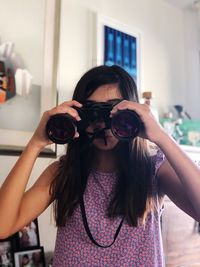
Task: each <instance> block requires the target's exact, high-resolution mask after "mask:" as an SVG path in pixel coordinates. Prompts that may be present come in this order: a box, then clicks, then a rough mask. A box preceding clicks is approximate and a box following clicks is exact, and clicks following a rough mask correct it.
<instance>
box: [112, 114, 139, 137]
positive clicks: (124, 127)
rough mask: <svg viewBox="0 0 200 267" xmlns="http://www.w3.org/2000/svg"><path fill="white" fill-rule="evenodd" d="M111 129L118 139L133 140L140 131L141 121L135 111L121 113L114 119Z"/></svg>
mask: <svg viewBox="0 0 200 267" xmlns="http://www.w3.org/2000/svg"><path fill="white" fill-rule="evenodd" d="M111 129H112V132H113V135H115V136H116V137H117V138H118V139H122V140H131V139H133V138H134V137H136V136H137V134H138V133H139V131H140V119H139V117H138V115H137V114H136V113H135V112H134V111H130V110H125V111H119V112H118V113H117V114H116V115H115V116H114V117H113V118H112V123H111Z"/></svg>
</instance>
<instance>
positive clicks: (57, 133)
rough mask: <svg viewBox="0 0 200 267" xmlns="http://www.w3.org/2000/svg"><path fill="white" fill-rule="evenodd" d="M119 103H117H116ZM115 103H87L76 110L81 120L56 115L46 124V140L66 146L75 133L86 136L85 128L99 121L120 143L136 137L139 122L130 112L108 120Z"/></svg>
mask: <svg viewBox="0 0 200 267" xmlns="http://www.w3.org/2000/svg"><path fill="white" fill-rule="evenodd" d="M117 103H119V101H118V102H117ZM117 103H109V102H93V101H87V102H86V103H85V104H83V107H82V108H77V107H73V108H74V109H76V110H77V112H78V114H79V116H80V118H81V120H80V121H76V120H75V119H74V118H73V117H72V116H70V115H69V114H56V115H53V116H51V117H50V118H49V120H48V122H47V124H46V134H47V136H48V138H49V139H50V140H51V141H52V142H54V143H56V144H66V143H69V142H71V141H72V140H73V138H74V135H75V133H76V131H78V132H79V134H80V136H81V134H83V133H86V134H87V130H86V129H87V127H88V126H89V125H92V124H95V123H97V122H99V121H101V122H102V121H103V122H104V124H105V128H104V129H111V131H112V133H113V135H114V136H115V137H116V138H118V139H119V140H122V141H129V140H131V139H133V138H134V137H136V136H137V135H138V133H139V131H140V129H141V120H140V118H139V116H138V115H137V113H136V112H134V111H132V110H121V111H118V112H117V114H115V115H113V117H112V118H110V111H111V110H112V108H113V106H114V105H116V104H117Z"/></svg>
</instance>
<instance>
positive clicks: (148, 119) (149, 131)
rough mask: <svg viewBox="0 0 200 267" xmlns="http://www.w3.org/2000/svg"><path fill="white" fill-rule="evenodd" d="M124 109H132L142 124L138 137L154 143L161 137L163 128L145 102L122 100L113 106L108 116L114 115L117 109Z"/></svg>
mask: <svg viewBox="0 0 200 267" xmlns="http://www.w3.org/2000/svg"><path fill="white" fill-rule="evenodd" d="M125 109H129V110H133V111H135V112H136V113H137V114H138V115H139V117H140V119H141V121H142V123H143V125H144V127H143V129H142V131H141V132H140V133H139V136H140V137H142V138H146V139H149V140H150V141H151V142H154V143H157V142H158V141H159V140H160V139H161V137H162V134H163V133H164V129H163V128H162V126H161V125H160V124H159V122H157V120H156V118H155V117H154V115H153V114H152V112H151V108H150V107H149V106H148V105H147V104H140V103H137V102H133V101H128V100H123V101H121V102H120V103H119V104H117V105H115V106H114V107H113V109H112V111H111V115H110V116H111V117H112V116H114V114H116V113H117V112H118V110H125Z"/></svg>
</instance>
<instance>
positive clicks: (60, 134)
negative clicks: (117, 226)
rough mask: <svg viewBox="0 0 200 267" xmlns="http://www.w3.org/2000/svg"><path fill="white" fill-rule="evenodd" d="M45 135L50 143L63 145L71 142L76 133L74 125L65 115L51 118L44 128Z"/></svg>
mask: <svg viewBox="0 0 200 267" xmlns="http://www.w3.org/2000/svg"><path fill="white" fill-rule="evenodd" d="M46 133H47V135H48V137H49V139H50V140H51V141H53V142H54V143H57V144H65V143H68V142H69V141H71V140H72V139H73V137H74V135H75V133H76V125H75V123H74V122H73V120H72V118H71V117H70V116H68V115H66V114H59V115H54V116H52V117H51V118H50V119H49V121H48V123H47V126H46Z"/></svg>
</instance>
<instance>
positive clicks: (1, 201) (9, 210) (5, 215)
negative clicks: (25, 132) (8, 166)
mask: <svg viewBox="0 0 200 267" xmlns="http://www.w3.org/2000/svg"><path fill="white" fill-rule="evenodd" d="M40 150H41V149H40V148H39V147H37V146H36V145H34V144H33V143H31V142H29V144H28V145H27V147H26V148H25V150H24V151H23V153H22V154H21V156H20V157H19V159H18V160H17V162H16V164H15V166H14V167H13V169H12V170H11V172H10V173H9V175H8V176H7V178H6V180H5V181H4V183H3V185H2V186H1V188H0V231H1V232H2V231H5V230H6V229H9V228H10V227H12V225H13V223H14V222H15V221H16V218H17V216H18V212H19V209H20V205H21V200H22V197H23V195H24V192H25V189H26V186H27V183H28V179H29V177H30V174H31V171H32V168H33V166H34V163H35V161H36V159H37V156H38V154H39V152H40Z"/></svg>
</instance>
